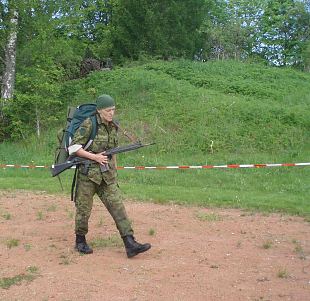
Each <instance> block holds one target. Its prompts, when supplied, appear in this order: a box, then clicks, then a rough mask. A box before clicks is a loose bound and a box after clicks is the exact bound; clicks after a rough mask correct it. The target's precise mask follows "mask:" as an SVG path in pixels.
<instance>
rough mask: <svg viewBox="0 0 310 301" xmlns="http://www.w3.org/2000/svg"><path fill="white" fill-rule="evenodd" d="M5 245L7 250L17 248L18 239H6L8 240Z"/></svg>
mask: <svg viewBox="0 0 310 301" xmlns="http://www.w3.org/2000/svg"><path fill="white" fill-rule="evenodd" d="M5 245H6V246H7V248H8V249H12V248H14V247H18V245H19V239H15V238H12V239H8V240H7V241H6V242H5Z"/></svg>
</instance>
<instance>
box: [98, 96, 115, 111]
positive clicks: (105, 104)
mask: <svg viewBox="0 0 310 301" xmlns="http://www.w3.org/2000/svg"><path fill="white" fill-rule="evenodd" d="M96 105H97V109H98V110H101V109H106V108H110V107H114V106H115V101H114V99H113V98H112V97H111V96H110V95H107V94H103V95H100V96H99V97H98V98H97V99H96Z"/></svg>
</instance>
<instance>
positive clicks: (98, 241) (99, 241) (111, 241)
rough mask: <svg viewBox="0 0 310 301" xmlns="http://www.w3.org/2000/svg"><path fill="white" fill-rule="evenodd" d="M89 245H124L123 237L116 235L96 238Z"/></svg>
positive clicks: (99, 247)
mask: <svg viewBox="0 0 310 301" xmlns="http://www.w3.org/2000/svg"><path fill="white" fill-rule="evenodd" d="M89 245H90V246H91V247H93V248H94V249H103V248H119V247H123V246H124V244H123V241H122V239H121V238H120V237H119V236H114V235H113V236H110V237H107V238H103V237H97V238H94V239H92V240H91V241H90V242H89Z"/></svg>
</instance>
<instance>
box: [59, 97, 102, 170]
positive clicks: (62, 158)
mask: <svg viewBox="0 0 310 301" xmlns="http://www.w3.org/2000/svg"><path fill="white" fill-rule="evenodd" d="M96 110H97V106H96V104H94V103H88V104H82V105H80V106H78V107H68V112H67V123H66V125H65V127H64V128H63V129H61V130H60V131H58V133H57V138H58V142H59V145H58V147H57V149H56V152H55V160H54V164H60V163H64V162H66V161H67V160H68V158H69V152H68V147H69V145H70V143H71V142H72V139H73V136H74V134H75V132H76V130H77V129H78V128H79V127H80V125H81V124H82V122H83V121H84V120H85V119H87V118H90V119H91V121H92V132H91V134H90V137H89V140H88V141H87V143H86V144H85V145H83V149H85V150H86V149H87V148H88V147H89V146H90V145H91V144H92V142H93V140H94V138H95V136H96V134H97V127H98V125H97V120H96V116H95V113H96Z"/></svg>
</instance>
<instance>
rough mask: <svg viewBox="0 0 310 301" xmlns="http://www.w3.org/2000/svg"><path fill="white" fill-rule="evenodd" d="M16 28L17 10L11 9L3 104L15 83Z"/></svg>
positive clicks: (3, 83) (8, 97) (2, 92)
mask: <svg viewBox="0 0 310 301" xmlns="http://www.w3.org/2000/svg"><path fill="white" fill-rule="evenodd" d="M17 30H18V11H17V10H16V9H14V10H13V13H12V17H11V20H10V32H9V37H8V42H7V45H6V49H5V60H4V64H5V70H4V73H3V77H2V88H1V98H2V99H3V105H5V103H6V100H7V99H11V98H12V97H13V93H14V85H15V65H16V42H17Z"/></svg>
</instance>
